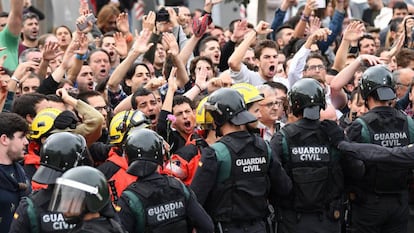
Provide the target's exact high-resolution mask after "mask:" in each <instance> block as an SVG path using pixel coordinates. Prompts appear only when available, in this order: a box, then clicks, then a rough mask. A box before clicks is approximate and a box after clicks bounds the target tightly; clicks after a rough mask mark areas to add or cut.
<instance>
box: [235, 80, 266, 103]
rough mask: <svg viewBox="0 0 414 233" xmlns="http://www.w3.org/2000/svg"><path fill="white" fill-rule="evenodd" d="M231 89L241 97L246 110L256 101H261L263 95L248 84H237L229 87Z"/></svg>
mask: <svg viewBox="0 0 414 233" xmlns="http://www.w3.org/2000/svg"><path fill="white" fill-rule="evenodd" d="M231 88H233V89H235V90H237V91H238V92H239V93H240V94H241V95H242V96H243V100H244V102H245V103H246V106H247V109H249V107H250V106H251V105H252V104H253V103H254V102H257V101H260V100H263V99H264V97H263V94H262V93H260V91H259V90H258V89H257V88H256V87H255V86H253V85H251V84H248V83H237V84H234V85H233V86H231Z"/></svg>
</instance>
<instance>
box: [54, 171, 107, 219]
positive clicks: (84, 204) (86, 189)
mask: <svg viewBox="0 0 414 233" xmlns="http://www.w3.org/2000/svg"><path fill="white" fill-rule="evenodd" d="M108 203H110V196H109V189H108V183H107V180H106V178H105V175H104V174H103V173H102V172H100V171H99V170H98V169H96V168H93V167H90V166H79V167H75V168H72V169H69V170H68V171H67V172H65V173H64V174H63V175H62V176H61V177H59V178H57V179H56V185H55V187H54V190H53V195H52V199H51V201H50V205H49V210H50V211H56V212H61V213H71V216H70V217H72V218H73V217H75V216H82V215H83V214H85V213H88V212H89V213H97V212H99V211H101V210H102V209H104V207H106V206H107V205H108Z"/></svg>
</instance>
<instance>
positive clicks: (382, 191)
mask: <svg viewBox="0 0 414 233" xmlns="http://www.w3.org/2000/svg"><path fill="white" fill-rule="evenodd" d="M394 86H395V84H394V81H393V79H392V74H391V72H390V71H389V70H388V69H387V68H385V67H384V66H381V65H377V66H373V67H370V68H368V69H367V70H366V71H365V72H364V74H363V76H362V79H361V82H360V89H361V95H362V98H363V99H364V102H365V105H366V107H367V108H368V109H369V111H368V112H367V113H366V114H365V115H363V116H361V117H359V118H358V119H357V120H356V121H354V122H353V123H352V125H351V126H350V127H349V128H348V129H347V135H348V137H349V139H350V140H351V141H354V142H363V143H373V144H377V145H381V146H385V147H395V146H404V145H408V144H409V143H410V142H413V140H414V138H413V135H411V134H410V131H411V130H410V129H412V128H413V127H414V124H413V122H412V119H411V118H410V117H408V116H406V115H405V114H403V113H402V112H400V111H399V110H396V109H395V108H393V107H391V106H390V105H391V101H393V100H394V99H395V98H396V95H395V90H394ZM361 170H364V173H363V174H364V175H363V176H360V177H355V176H352V175H353V174H349V176H350V177H351V178H352V179H349V180H348V181H347V183H349V184H350V195H349V198H350V200H351V201H352V225H353V226H352V228H353V229H354V230H355V232H390V233H393V232H407V222H408V188H407V187H408V185H407V184H408V178H409V176H410V174H411V173H410V171H409V170H408V169H407V168H403V167H399V166H397V165H395V164H394V165H393V164H389V163H377V162H364V163H363V164H362V165H361Z"/></svg>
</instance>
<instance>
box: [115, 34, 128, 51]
mask: <svg viewBox="0 0 414 233" xmlns="http://www.w3.org/2000/svg"><path fill="white" fill-rule="evenodd" d="M114 40H115V46H114V49H115V51H116V52H117V53H118V54H119V56H120V57H126V55H127V54H128V45H127V41H126V38H125V36H124V35H123V34H122V32H115V33H114Z"/></svg>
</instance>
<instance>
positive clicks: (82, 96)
mask: <svg viewBox="0 0 414 233" xmlns="http://www.w3.org/2000/svg"><path fill="white" fill-rule="evenodd" d="M94 96H101V97H102V98H103V96H102V94H101V93H100V92H99V91H84V92H81V93H79V94H78V96H77V99H79V100H82V101H83V102H85V103H87V104H89V102H88V98H91V97H94ZM104 99H105V98H104ZM105 102H106V100H105Z"/></svg>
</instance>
